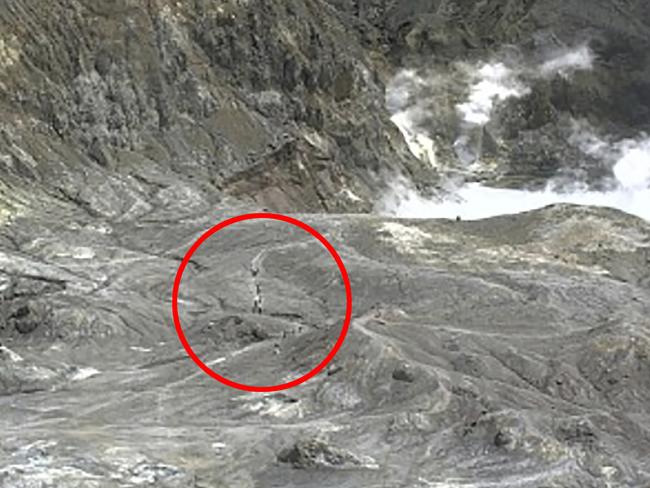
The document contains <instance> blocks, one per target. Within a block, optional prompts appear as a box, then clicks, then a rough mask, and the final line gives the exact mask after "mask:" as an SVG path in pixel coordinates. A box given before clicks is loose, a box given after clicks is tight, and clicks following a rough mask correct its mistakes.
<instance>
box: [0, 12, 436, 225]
mask: <svg viewBox="0 0 650 488" xmlns="http://www.w3.org/2000/svg"><path fill="white" fill-rule="evenodd" d="M43 5H44V4H43V2H40V1H32V2H22V1H11V0H9V1H7V2H4V3H3V5H2V9H1V10H0V32H2V38H0V43H1V44H0V46H1V47H0V67H1V68H2V69H1V71H0V81H1V84H0V87H1V89H2V96H1V98H0V111H1V112H2V114H3V125H2V137H1V138H0V139H1V140H0V145H1V147H2V153H3V154H4V155H5V156H4V157H5V163H4V164H3V167H2V171H3V173H5V174H7V173H8V174H7V176H6V180H5V181H4V184H5V186H6V188H5V189H4V190H3V193H5V194H10V193H16V192H18V191H20V190H21V185H20V184H19V182H13V181H12V180H11V176H14V175H15V176H17V177H18V178H20V179H21V180H22V182H23V183H24V182H25V181H28V182H29V183H30V186H32V187H37V188H42V189H43V190H44V191H46V192H48V193H50V194H51V195H52V196H53V197H55V198H58V199H62V200H72V201H74V202H76V203H79V204H80V205H82V206H84V207H85V208H86V209H87V211H90V212H95V213H97V214H100V215H110V216H115V215H122V214H124V213H125V212H128V206H129V204H132V203H133V201H134V200H138V199H139V200H146V201H149V200H150V199H149V198H147V197H148V196H149V195H151V194H160V192H165V191H166V192H167V193H169V194H171V195H169V199H171V200H173V199H175V198H179V196H178V194H179V193H181V194H185V193H193V194H195V195H203V194H205V195H209V198H210V200H212V201H213V202H214V201H218V200H220V199H222V198H225V197H226V196H228V195H231V196H236V197H239V198H241V199H246V200H248V201H250V202H251V203H255V204H257V205H260V206H272V207H274V208H278V209H284V210H289V209H293V210H298V209H300V210H330V211H335V210H352V211H355V210H356V211H359V210H368V209H369V208H370V207H371V205H372V203H373V194H374V192H375V191H376V190H377V188H380V187H381V186H382V181H383V175H384V174H386V173H394V172H405V173H407V174H413V175H414V176H417V178H418V179H422V180H423V181H427V180H428V181H429V182H431V181H433V175H432V173H431V168H428V167H427V166H424V165H423V164H422V163H420V162H418V161H417V160H415V159H414V158H412V157H411V156H410V154H409V153H408V151H407V150H406V149H405V146H404V144H403V141H402V140H401V138H400V136H399V135H398V133H397V131H396V130H395V128H394V127H393V125H392V124H391V123H390V121H389V120H388V116H387V114H386V113H385V111H384V109H383V86H382V83H381V81H380V80H381V78H382V76H383V75H382V71H383V69H384V68H383V64H382V61H381V57H380V56H379V57H378V58H377V59H375V57H374V55H373V51H372V50H368V49H364V48H363V46H362V43H361V40H360V39H359V36H358V35H357V34H356V33H355V32H354V31H353V30H352V29H350V28H349V25H348V24H347V23H346V22H345V21H344V20H342V19H340V18H339V15H338V14H337V12H336V11H334V10H333V9H331V8H329V7H328V5H327V4H326V3H323V2H321V1H314V0H306V1H304V0H296V1H294V0H292V1H289V2H275V1H263V2H250V3H249V2H237V1H227V2H212V1H196V2H167V1H154V2H144V3H143V2H139V1H130V0H119V1H111V2H102V3H101V4H98V3H97V2H93V1H73V2H67V3H66V2H63V3H61V2H48V3H47V5H48V8H43ZM359 114H365V115H364V116H359ZM79 173H83V174H84V176H83V177H84V179H85V181H86V184H87V185H88V186H89V187H91V188H93V189H95V188H99V187H102V186H103V191H104V193H105V194H106V196H105V197H104V199H108V200H113V201H109V202H99V201H97V199H98V197H97V196H96V195H93V194H89V193H91V192H90V191H84V190H82V189H80V188H79V186H80V185H78V184H77V180H78V178H79ZM3 179H4V178H3ZM14 184H16V185H17V186H18V188H14ZM30 191H31V192H33V191H34V188H31V189H30ZM93 193H94V192H93ZM195 198H198V197H195ZM206 198H207V197H206ZM3 201H4V204H3V206H10V205H12V204H13V205H18V204H19V201H20V199H19V198H18V197H16V196H13V197H12V196H11V195H6V196H4V197H3ZM125 207H127V208H125ZM145 212H146V205H139V209H138V210H137V211H136V213H137V215H142V214H143V213H145ZM131 217H135V215H131Z"/></svg>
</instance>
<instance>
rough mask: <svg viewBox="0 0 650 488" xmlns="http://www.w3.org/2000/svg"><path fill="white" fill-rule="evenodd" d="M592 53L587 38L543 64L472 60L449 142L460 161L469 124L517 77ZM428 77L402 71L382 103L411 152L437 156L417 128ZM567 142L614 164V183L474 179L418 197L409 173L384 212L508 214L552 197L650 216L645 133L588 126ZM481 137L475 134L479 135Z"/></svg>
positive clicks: (474, 125) (518, 92)
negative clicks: (459, 124) (503, 184)
mask: <svg viewBox="0 0 650 488" xmlns="http://www.w3.org/2000/svg"><path fill="white" fill-rule="evenodd" d="M594 60H595V57H594V55H593V53H592V52H591V50H590V49H589V47H588V46H586V45H582V46H578V47H577V48H574V49H563V50H558V51H556V52H554V53H553V54H552V55H551V56H550V57H547V59H546V60H545V61H543V62H542V63H541V64H539V65H536V66H534V67H533V68H528V69H523V68H522V69H513V68H509V67H507V66H505V65H504V64H503V63H485V64H482V65H480V67H478V68H477V70H476V73H475V80H474V83H473V84H472V86H471V87H470V92H469V97H468V100H467V101H466V102H463V103H461V104H459V105H458V106H457V110H458V112H459V114H460V115H461V117H462V120H463V124H464V126H463V129H464V131H465V133H464V134H462V135H461V136H460V137H459V139H458V140H457V141H456V143H455V144H454V146H455V147H456V151H457V154H458V156H459V159H461V162H462V163H464V164H467V163H468V162H471V161H472V158H474V160H477V159H478V158H479V156H480V147H479V148H470V147H466V146H468V145H469V144H470V141H473V140H476V138H473V137H472V135H473V131H476V130H477V129H480V128H482V127H483V126H484V125H486V124H487V123H489V121H490V120H491V116H492V112H493V110H494V108H495V107H496V105H497V104H498V103H500V102H503V101H505V100H507V99H508V98H512V97H521V96H524V95H525V94H527V93H528V91H529V88H528V87H526V86H525V85H524V84H523V82H522V81H521V80H520V75H521V74H522V73H523V72H526V73H527V74H528V75H529V76H530V75H531V73H532V76H533V77H540V78H546V77H550V76H554V75H560V76H565V77H567V76H569V75H570V74H572V73H573V72H575V71H577V70H588V69H592V67H593V63H594ZM425 85H426V80H423V79H422V78H419V77H418V76H417V75H416V73H415V72H414V71H403V72H402V73H400V74H399V75H398V76H397V77H396V78H395V79H394V82H393V83H391V84H390V85H389V87H388V92H387V98H386V101H387V107H388V109H389V110H390V111H391V112H392V113H393V122H394V123H395V124H396V125H397V126H398V127H399V128H400V130H401V131H402V133H403V134H404V137H405V139H406V142H407V143H408V145H409V148H410V149H411V151H412V152H413V154H414V155H415V156H416V157H418V158H420V159H422V160H425V161H426V160H428V161H429V162H432V164H435V146H434V145H433V141H432V140H431V139H430V138H429V137H428V135H427V134H426V133H425V132H424V131H422V129H421V128H420V127H421V126H422V122H423V121H424V120H425V119H426V118H428V117H431V114H430V113H428V112H427V111H426V108H425V106H424V105H420V104H418V102H417V100H415V101H414V100H413V99H412V98H413V96H414V95H416V94H417V93H419V92H420V91H421V89H422V87H423V86H425ZM570 142H572V143H574V144H575V145H577V146H578V147H579V148H580V149H581V150H583V151H584V152H585V153H587V154H590V155H592V156H595V157H598V158H600V159H602V160H603V161H605V162H610V164H611V165H612V181H613V187H612V189H611V190H610V191H602V192H598V191H590V190H588V189H586V188H584V187H582V186H581V185H580V184H579V183H577V184H576V186H575V188H573V189H572V190H571V191H559V190H557V189H556V188H554V187H553V186H552V184H549V186H548V187H547V188H546V189H545V190H542V191H527V190H517V189H502V188H491V187H486V186H483V185H480V184H478V183H471V184H461V185H460V186H457V187H456V188H454V189H452V193H451V196H449V197H447V198H445V199H444V200H442V201H436V200H430V199H426V198H423V197H421V196H420V195H419V194H418V193H417V191H416V190H415V189H414V188H413V185H412V184H411V183H410V182H408V181H406V180H398V181H395V182H394V183H393V185H392V191H390V192H389V194H388V195H386V196H385V198H384V199H383V200H382V201H381V202H380V203H379V205H378V210H379V211H380V212H382V213H387V214H390V215H395V216H398V217H406V218H456V217H461V218H463V219H480V218H486V217H492V216H495V215H501V214H513V213H519V212H523V211H528V210H533V209H536V208H541V207H544V206H547V205H552V204H556V203H573V204H579V205H594V206H607V207H613V208H618V209H620V210H623V211H625V212H628V213H630V214H633V215H637V216H639V217H642V218H644V219H647V220H650V138H645V137H644V138H641V139H639V140H626V141H622V142H618V143H613V144H612V143H608V142H605V141H603V140H602V139H600V138H598V137H597V136H595V135H594V134H592V133H589V132H586V131H578V130H576V131H575V133H574V135H573V136H572V137H571V138H570ZM479 144H480V138H479ZM451 184H452V183H451V181H450V182H449V185H451Z"/></svg>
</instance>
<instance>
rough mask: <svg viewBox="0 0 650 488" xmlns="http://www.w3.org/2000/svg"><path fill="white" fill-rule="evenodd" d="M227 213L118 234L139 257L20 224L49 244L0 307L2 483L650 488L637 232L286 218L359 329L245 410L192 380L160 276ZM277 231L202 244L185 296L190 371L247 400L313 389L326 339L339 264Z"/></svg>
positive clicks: (552, 212)
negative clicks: (314, 232)
mask: <svg viewBox="0 0 650 488" xmlns="http://www.w3.org/2000/svg"><path fill="white" fill-rule="evenodd" d="M230 213H231V212H229V211H227V212H215V213H213V214H212V215H209V216H196V218H195V219H187V220H186V221H185V222H184V223H180V224H178V225H176V226H174V232H173V234H174V238H169V239H165V241H164V242H169V243H170V244H172V246H171V247H170V248H167V249H165V247H164V246H163V245H161V235H162V234H164V233H165V232H168V231H169V230H168V229H169V226H168V225H166V224H159V223H150V224H142V223H140V224H138V225H137V226H133V227H132V228H130V229H129V232H128V233H127V234H128V235H129V236H130V242H131V243H136V242H137V243H138V247H137V248H134V247H131V245H130V244H129V243H123V244H121V245H119V246H118V245H116V243H115V242H114V240H113V237H112V231H113V229H112V228H109V229H108V230H106V229H105V230H104V231H103V232H101V233H98V232H96V231H91V230H86V231H85V232H83V231H82V232H79V231H77V232H67V233H66V232H64V229H62V228H61V225H58V224H57V225H54V224H52V223H51V222H47V221H40V223H38V224H36V225H38V227H36V225H35V224H34V221H33V220H30V222H32V224H31V225H32V228H31V229H29V232H34V231H36V230H38V231H39V232H38V235H41V236H43V235H47V231H48V229H49V230H54V229H56V231H57V232H56V234H55V235H53V236H52V237H51V238H50V239H45V238H43V237H41V238H39V239H34V240H31V241H23V245H22V246H21V250H12V251H8V252H5V253H3V258H4V261H3V262H5V263H16V262H19V263H21V269H23V270H25V272H19V271H16V272H14V273H12V274H11V275H9V276H8V277H7V280H8V281H7V283H6V285H5V286H4V288H3V289H4V290H5V291H4V293H5V295H7V294H8V290H13V292H12V293H13V295H12V296H5V299H4V300H5V301H4V306H5V308H7V309H8V310H15V312H11V311H10V312H8V315H9V318H8V322H7V323H8V324H9V325H8V327H6V329H7V330H5V332H4V334H3V340H2V343H3V349H2V351H1V355H0V358H1V360H2V376H1V379H2V381H1V382H0V384H1V385H2V392H3V396H2V397H0V409H2V412H3V415H2V430H3V432H4V436H3V441H2V451H1V456H2V457H1V463H0V464H1V465H2V468H1V470H0V473H1V477H0V480H1V482H2V486H7V487H10V486H12V487H22V486H25V487H27V486H149V485H151V486H206V487H208V486H276V485H277V486H315V485H318V486H386V483H387V482H388V483H390V485H391V486H441V487H442V486H461V485H472V486H497V485H498V486H522V485H524V486H542V485H543V486H567V485H571V486H607V485H609V486H642V484H643V483H644V482H648V480H649V479H648V474H647V473H648V469H649V468H650V466H648V464H647V463H648V458H647V452H648V451H649V450H650V433H649V432H648V430H647V426H648V422H649V420H650V418H649V413H648V409H647V405H648V404H649V403H650V381H649V378H650V340H649V338H648V327H649V326H650V323H649V322H648V317H649V316H650V294H649V292H648V290H649V286H650V273H648V268H647V262H648V261H647V260H648V256H649V254H648V252H649V251H648V247H649V246H650V225H648V224H646V223H644V222H642V221H640V220H636V219H634V218H632V217H626V216H624V215H623V214H620V213H618V212H614V211H606V210H590V209H582V208H578V207H554V208H549V209H545V210H542V211H537V212H533V213H529V214H523V215H519V216H516V217H507V218H497V219H492V220H488V221H481V222H472V223H466V222H451V221H430V222H422V221H420V222H415V221H394V220H385V219H380V218H377V217H370V216H357V217H353V216H329V217H328V216H315V215H298V217H299V218H302V219H304V220H305V221H306V222H308V223H309V224H310V225H312V226H314V227H315V228H316V229H318V230H319V231H321V232H322V233H323V234H324V235H325V236H326V237H327V238H328V239H329V240H330V241H331V242H332V244H333V245H334V246H335V247H336V248H337V249H338V250H339V252H340V254H341V256H342V258H343V260H344V262H345V264H346V266H347V268H348V271H349V273H350V277H351V280H352V289H353V293H354V314H353V320H352V323H351V328H350V332H349V335H348V338H347V341H346V343H345V345H344V346H343V348H342V350H341V351H340V353H339V354H338V356H337V357H336V358H335V360H334V361H333V362H332V363H331V365H330V366H329V367H328V368H327V370H326V371H325V372H324V373H322V374H320V375H319V376H317V377H316V378H314V379H313V380H311V381H309V382H308V383H306V384H304V385H302V386H300V387H297V388H294V389H291V390H287V391H284V392H277V393H269V394H253V393H246V392H241V391H235V390H232V389H229V388H226V387H224V386H223V385H221V384H219V383H217V382H215V381H214V380H213V379H211V378H209V377H208V376H207V375H206V374H204V373H203V372H201V371H200V370H199V369H198V368H197V367H196V366H195V365H194V363H192V362H191V361H190V359H189V358H188V357H187V355H186V354H185V352H184V351H183V349H182V347H181V345H180V343H179V341H178V339H177V337H176V335H175V332H174V329H173V326H172V322H171V318H170V293H171V284H172V279H173V277H174V275H175V273H176V269H177V267H178V264H179V260H178V259H177V258H176V257H174V256H177V255H180V254H181V253H182V251H183V250H184V249H187V248H189V244H190V243H191V242H192V241H193V239H195V238H196V237H198V235H199V234H200V233H201V232H203V231H204V230H205V229H206V228H207V227H209V226H210V225H211V224H212V223H213V222H215V221H218V220H220V219H222V218H224V217H225V216H226V215H229V214H230ZM20 224H21V222H20V221H17V222H16V223H15V224H12V225H11V226H9V227H7V229H11V230H12V231H13V232H14V233H15V234H19V235H20V233H21V229H22V230H23V231H24V230H25V229H26V227H25V226H24V225H20ZM77 224H81V225H77V228H79V227H81V228H84V225H83V224H84V222H83V221H80V222H77ZM14 225H15V226H16V227H13V226H14ZM283 225H284V224H282V225H280V224H277V225H276V224H273V225H269V224H268V223H265V222H263V221H260V222H250V223H248V224H246V226H245V227H246V228H245V229H244V228H242V229H241V231H242V232H243V231H244V230H245V232H244V233H243V234H240V235H242V236H246V238H245V239H244V238H242V239H237V238H236V236H238V234H239V232H235V230H233V231H232V232H231V234H230V235H229V236H227V235H226V234H224V240H223V241H219V240H218V239H216V236H215V245H212V246H206V248H205V249H203V248H202V249H200V253H197V256H196V265H195V266H194V267H193V268H188V270H190V269H191V273H190V274H188V280H187V286H186V282H185V280H184V281H183V285H182V288H181V296H182V297H184V298H182V300H181V315H182V317H183V319H184V321H185V322H186V323H187V334H188V338H189V340H190V342H191V343H192V346H193V347H194V348H195V350H196V351H197V353H199V355H200V356H201V357H202V358H203V359H204V361H205V362H206V363H207V364H209V365H211V366H212V367H213V368H214V369H215V370H216V371H217V372H219V373H220V374H224V375H225V376H227V377H231V378H232V379H237V380H239V381H242V382H248V383H250V384H277V383H279V382H280V381H283V380H285V381H286V380H287V379H292V378H296V377H297V376H298V375H300V374H304V373H305V372H306V371H308V370H309V369H310V368H311V367H313V365H315V364H316V363H317V362H318V361H319V360H321V359H322V358H323V357H324V355H325V354H326V353H327V351H328V350H329V349H330V348H331V345H332V344H333V341H334V340H335V338H336V336H337V335H338V333H339V331H340V321H341V318H342V315H343V313H342V312H343V308H344V307H343V303H342V300H341V298H342V284H341V282H340V277H338V276H337V271H336V269H335V267H334V264H333V261H332V260H331V258H330V257H329V256H328V255H327V253H326V252H325V250H324V249H323V248H321V249H318V248H316V247H315V248H314V249H312V248H311V245H310V244H303V243H302V242H301V236H300V235H299V234H297V233H295V232H287V229H286V228H285V227H283ZM66 235H67V238H66V237H65V236H66ZM585 236H589V245H587V246H585V245H584V244H583V243H584V238H585ZM64 239H65V240H64ZM302 239H304V236H302ZM231 240H232V241H231ZM208 242H210V241H208ZM217 242H220V244H219V245H217V244H216V243H217ZM231 244H232V245H231ZM82 249H83V250H84V252H81V250H82ZM143 249H148V250H149V251H148V252H144V251H143ZM259 253H264V256H265V258H264V259H262V260H258V261H257V263H258V266H259V272H258V273H257V275H256V277H255V278H256V279H258V280H260V282H263V283H264V284H263V287H262V290H263V294H264V295H263V297H264V298H263V302H262V303H263V306H262V309H261V311H253V310H252V308H251V307H252V303H253V295H252V293H251V286H250V285H251V279H252V276H251V273H250V269H251V268H250V265H251V259H252V258H253V261H254V258H255V257H256V256H258V255H259ZM91 254H92V255H93V256H94V257H93V258H92V260H91V261H90V262H89V258H88V256H89V255H91ZM42 261H46V262H47V263H48V266H49V267H50V268H49V269H51V270H58V272H57V275H58V276H60V277H61V278H60V279H61V283H59V284H58V286H52V285H50V284H49V280H50V277H48V275H47V274H46V271H47V270H42V271H41V268H40V267H39V266H37V263H39V262H42ZM91 263H92V264H91ZM211 263H212V264H211ZM217 263H218V266H216V264H217ZM5 266H7V264H5ZM30 266H32V267H33V271H31V272H30V273H27V270H29V269H32V268H30ZM45 284H48V286H50V288H49V289H48V290H47V291H44V289H43V288H44V286H45ZM190 289H191V293H190V291H189V290H190ZM18 290H20V293H17V291H18ZM23 310H26V311H23ZM42 310H45V311H47V314H48V317H49V319H48V321H47V323H45V324H43V323H41V324H40V325H39V326H38V327H36V328H35V329H34V330H31V331H30V332H25V331H24V330H23V332H20V328H19V327H20V325H19V324H24V323H29V320H32V319H31V318H30V317H31V316H32V315H33V314H39V313H46V312H42ZM12 327H13V330H12V329H11V328H12ZM39 483H40V484H39Z"/></svg>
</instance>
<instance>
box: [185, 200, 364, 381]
mask: <svg viewBox="0 0 650 488" xmlns="http://www.w3.org/2000/svg"><path fill="white" fill-rule="evenodd" d="M257 219H270V220H280V221H282V222H287V223H289V224H292V225H295V226H296V227H300V228H301V229H303V230H304V231H306V232H308V233H309V234H311V235H312V236H313V237H315V238H316V239H317V240H318V241H319V242H320V243H321V244H322V245H323V246H325V249H327V250H328V251H329V253H330V254H331V256H332V258H334V261H336V264H337V266H338V268H339V271H340V272H341V277H342V278H343V284H344V285H345V298H346V306H345V319H344V321H343V327H342V328H341V333H340V334H339V338H338V340H337V341H336V344H334V347H333V348H332V350H331V351H330V352H329V354H328V355H327V357H326V358H325V359H323V360H322V361H321V362H320V363H319V364H318V365H317V366H316V367H315V368H314V369H312V370H311V371H309V372H308V373H307V374H305V375H303V376H301V377H300V378H297V379H295V380H293V381H289V382H288V383H283V384H279V385H273V386H251V385H245V384H243V383H237V382H236V381H232V380H229V379H228V378H224V377H223V376H221V375H220V374H218V373H216V372H215V371H213V370H212V369H211V368H210V367H209V366H208V365H206V364H205V363H204V362H203V361H201V359H200V358H199V357H198V356H197V355H196V353H195V352H194V351H193V350H192V347H191V346H190V344H189V342H188V341H187V338H186V337H185V333H184V332H183V327H182V326H181V321H180V318H179V316H178V290H179V288H180V285H181V279H182V278H183V272H184V271H185V268H186V266H187V264H188V263H189V262H190V259H192V255H193V254H194V253H195V252H196V250H197V249H198V248H199V247H201V244H203V243H204V242H205V241H206V240H207V239H209V238H210V237H211V236H213V235H214V234H216V233H217V232H219V231H220V230H221V229H224V228H226V227H228V226H230V225H232V224H236V223H237V222H244V221H246V220H257ZM172 317H173V319H174V325H175V327H176V333H177V334H178V338H179V339H180V341H181V344H183V347H184V348H185V351H187V354H188V355H189V356H190V358H191V359H192V361H194V362H195V363H196V365H197V366H198V367H199V368H201V369H202V370H203V371H204V372H205V373H207V374H208V375H210V376H211V377H212V378H214V379H215V380H217V381H219V382H221V383H223V384H224V385H226V386H230V387H232V388H236V389H238V390H244V391H253V392H271V391H280V390H287V389H289V388H293V387H294V386H298V385H300V384H302V383H304V382H305V381H307V380H309V379H311V378H313V377H314V376H316V375H317V374H318V373H320V372H321V371H322V370H323V369H324V368H325V366H327V365H328V363H329V362H330V361H331V360H332V359H334V356H336V353H338V351H339V349H340V348H341V346H342V345H343V342H344V341H345V336H346V335H347V333H348V328H349V327H350V320H351V319H352V288H351V286H350V278H349V277H348V272H347V270H346V269H345V265H344V264H343V260H342V259H341V257H340V256H339V255H338V253H337V252H336V249H334V247H333V246H332V245H331V244H330V243H329V242H328V241H327V239H325V238H324V237H323V236H322V235H321V234H320V233H318V231H316V230H315V229H313V228H312V227H310V226H309V225H307V224H305V223H304V222H301V221H300V220H297V219H294V218H292V217H288V216H286V215H281V214H274V213H250V214H244V215H238V216H236V217H232V218H230V219H227V220H224V221H223V222H220V223H219V224H217V225H215V226H214V227H212V228H211V229H209V230H208V231H206V232H205V233H204V234H203V235H201V237H199V238H198V240H197V241H196V242H195V243H194V244H193V245H192V247H190V249H189V251H187V253H186V254H185V256H184V257H183V261H182V262H181V265H180V266H179V267H178V271H177V272H176V278H175V279H174V289H173V290H172Z"/></svg>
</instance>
